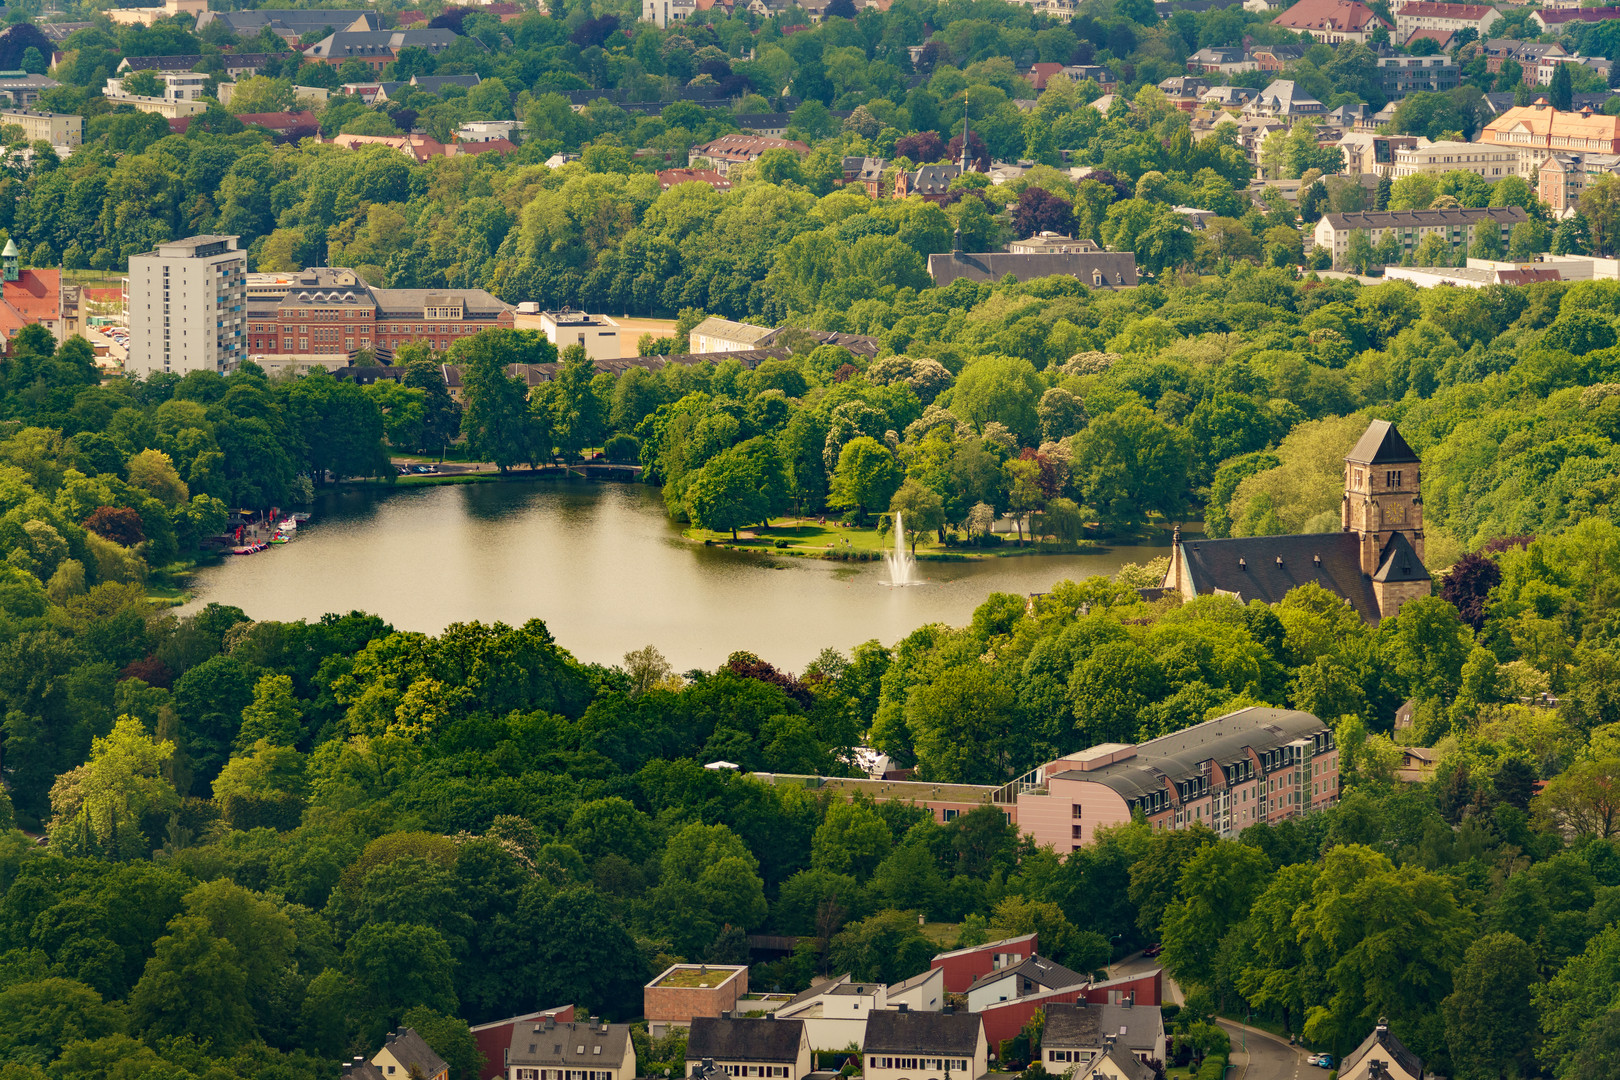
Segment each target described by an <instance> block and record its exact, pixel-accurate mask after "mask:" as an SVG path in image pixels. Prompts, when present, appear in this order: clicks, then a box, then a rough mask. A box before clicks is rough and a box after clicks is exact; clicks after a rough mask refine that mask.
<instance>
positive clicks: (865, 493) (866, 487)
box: [828, 435, 904, 523]
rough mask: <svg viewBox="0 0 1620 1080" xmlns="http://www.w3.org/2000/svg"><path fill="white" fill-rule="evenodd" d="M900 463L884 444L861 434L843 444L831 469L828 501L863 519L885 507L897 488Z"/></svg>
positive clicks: (856, 517)
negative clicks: (873, 509)
mask: <svg viewBox="0 0 1620 1080" xmlns="http://www.w3.org/2000/svg"><path fill="white" fill-rule="evenodd" d="M903 475H904V474H903V470H902V469H901V468H900V464H899V463H898V462H897V461H895V460H894V455H893V454H891V453H890V452H889V450H888V448H887V447H885V446H884V445H883V444H882V443H880V442H878V441H877V440H876V439H874V438H871V437H870V436H866V435H862V436H861V437H859V438H856V439H851V440H850V441H849V442H847V443H845V444H844V448H843V449H842V450H840V451H839V453H838V467H837V468H836V469H834V470H833V477H832V485H831V492H830V494H829V496H828V502H830V503H832V505H834V506H841V507H844V508H845V509H849V510H854V511H855V519H856V520H857V521H858V522H863V523H864V522H865V521H866V515H867V512H868V511H869V510H870V509H871V508H873V507H878V506H887V505H888V503H889V501H890V500H891V499H893V498H894V493H895V491H896V490H898V489H899V487H900V480H901V477H902V476H903Z"/></svg>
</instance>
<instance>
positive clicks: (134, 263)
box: [125, 236, 247, 377]
mask: <svg viewBox="0 0 1620 1080" xmlns="http://www.w3.org/2000/svg"><path fill="white" fill-rule="evenodd" d="M236 241H237V237H235V236H192V237H187V238H186V239H184V240H171V241H168V242H167V243H163V244H159V245H158V246H157V248H156V250H153V251H148V252H145V253H143V254H140V255H131V256H130V258H129V361H128V363H127V364H126V365H125V367H126V369H127V370H128V371H129V372H131V373H132V374H135V375H140V376H143V377H144V376H147V375H151V374H152V373H154V372H158V371H164V372H170V373H173V374H176V375H184V374H186V373H187V372H191V371H216V372H224V371H226V370H228V369H230V368H232V367H234V366H235V365H236V363H237V362H238V361H240V360H241V359H242V358H243V357H244V356H245V355H246V333H245V323H246V315H247V310H246V309H247V252H245V251H242V250H240V249H239V248H238V247H237V246H236Z"/></svg>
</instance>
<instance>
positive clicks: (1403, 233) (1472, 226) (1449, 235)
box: [1312, 151, 1530, 269]
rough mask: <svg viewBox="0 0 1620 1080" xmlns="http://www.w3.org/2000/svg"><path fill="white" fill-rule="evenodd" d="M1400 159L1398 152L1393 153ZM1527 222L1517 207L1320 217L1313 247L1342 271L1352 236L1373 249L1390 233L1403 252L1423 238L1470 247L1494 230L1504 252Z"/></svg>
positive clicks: (1521, 208)
mask: <svg viewBox="0 0 1620 1080" xmlns="http://www.w3.org/2000/svg"><path fill="white" fill-rule="evenodd" d="M1396 153H1397V155H1399V153H1400V151H1397V152H1396ZM1529 220H1530V215H1529V214H1527V213H1525V211H1524V208H1523V207H1519V206H1486V207H1463V208H1460V209H1450V210H1362V211H1356V212H1353V213H1345V214H1323V215H1322V219H1321V220H1320V221H1318V222H1317V223H1316V228H1315V230H1314V232H1313V234H1312V239H1313V240H1314V241H1315V242H1316V246H1317V247H1320V248H1325V249H1327V250H1328V251H1330V252H1332V254H1333V265H1334V266H1335V267H1337V268H1339V269H1343V268H1344V266H1345V265H1346V264H1345V259H1346V257H1347V256H1348V255H1349V251H1350V236H1351V234H1352V233H1356V232H1364V233H1366V234H1367V239H1368V242H1369V243H1370V244H1371V245H1372V246H1373V248H1374V249H1376V248H1377V247H1378V246H1379V243H1380V242H1381V241H1382V240H1383V238H1384V234H1385V233H1388V232H1391V231H1393V232H1394V233H1395V235H1396V236H1397V238H1398V239H1399V241H1400V245H1399V246H1400V250H1401V251H1402V252H1409V251H1416V250H1417V248H1418V246H1419V245H1420V244H1422V242H1423V240H1424V238H1425V237H1427V236H1430V235H1434V236H1438V237H1440V239H1442V240H1444V241H1445V242H1446V243H1447V245H1448V246H1449V247H1451V248H1452V249H1456V248H1459V247H1460V248H1464V249H1466V248H1469V247H1472V246H1473V243H1474V237H1475V236H1476V235H1477V234H1478V232H1479V230H1481V229H1491V228H1494V229H1496V230H1498V231H1499V232H1500V233H1501V236H1502V248H1503V250H1506V249H1507V244H1508V239H1509V236H1510V235H1511V234H1512V232H1513V228H1514V226H1516V225H1519V224H1521V223H1523V222H1525V221H1529Z"/></svg>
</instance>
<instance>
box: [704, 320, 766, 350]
mask: <svg viewBox="0 0 1620 1080" xmlns="http://www.w3.org/2000/svg"><path fill="white" fill-rule="evenodd" d="M770 332H771V331H770V328H769V327H765V326H755V325H754V324H753V323H744V322H733V321H731V320H730V319H720V318H712V317H711V318H708V319H704V320H703V321H702V322H700V323H698V324H697V325H696V326H694V327H692V329H691V332H690V333H688V334H687V336H686V340H687V344H688V346H689V348H690V351H691V352H694V353H716V352H746V351H747V350H749V349H757V348H759V339H760V338H762V337H764V336H765V335H766V334H769V333H770Z"/></svg>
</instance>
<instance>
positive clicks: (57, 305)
mask: <svg viewBox="0 0 1620 1080" xmlns="http://www.w3.org/2000/svg"><path fill="white" fill-rule="evenodd" d="M4 284H5V301H6V304H7V305H8V306H10V307H12V308H15V309H16V310H17V312H18V313H19V314H21V315H22V316H23V318H25V319H27V320H28V321H29V322H39V321H40V320H42V319H59V318H61V316H62V271H60V270H56V269H52V268H50V267H43V266H42V267H38V268H36V269H29V270H23V271H22V272H21V273H20V274H19V276H18V279H17V280H16V281H7V282H5V283H4Z"/></svg>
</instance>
